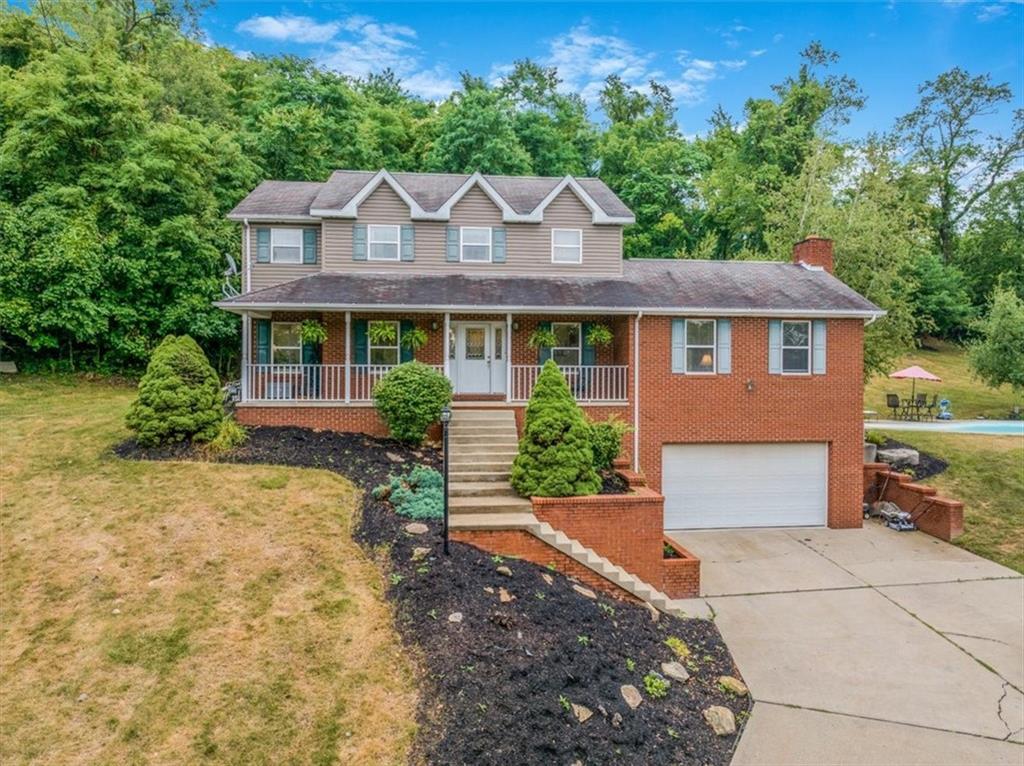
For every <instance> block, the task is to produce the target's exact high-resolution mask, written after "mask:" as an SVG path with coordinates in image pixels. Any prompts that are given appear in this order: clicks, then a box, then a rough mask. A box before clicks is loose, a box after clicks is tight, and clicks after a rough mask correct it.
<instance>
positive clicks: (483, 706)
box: [476, 702, 487, 713]
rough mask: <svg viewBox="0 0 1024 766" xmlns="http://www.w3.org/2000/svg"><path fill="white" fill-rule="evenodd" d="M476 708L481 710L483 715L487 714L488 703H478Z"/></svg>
mask: <svg viewBox="0 0 1024 766" xmlns="http://www.w3.org/2000/svg"><path fill="white" fill-rule="evenodd" d="M476 706H477V707H478V708H480V712H481V713H486V712H487V703H486V702H478V703H476Z"/></svg>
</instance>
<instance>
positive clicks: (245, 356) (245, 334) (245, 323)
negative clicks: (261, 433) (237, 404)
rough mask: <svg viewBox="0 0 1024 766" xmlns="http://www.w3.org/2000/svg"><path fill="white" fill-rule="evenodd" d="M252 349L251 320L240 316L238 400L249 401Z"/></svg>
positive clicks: (247, 316)
mask: <svg viewBox="0 0 1024 766" xmlns="http://www.w3.org/2000/svg"><path fill="white" fill-rule="evenodd" d="M250 348H252V318H251V317H250V316H249V315H248V314H247V313H246V314H242V356H241V365H242V391H241V395H240V397H239V399H240V400H241V401H242V402H247V401H249V349H250Z"/></svg>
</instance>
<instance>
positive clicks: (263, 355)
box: [253, 319, 270, 364]
mask: <svg viewBox="0 0 1024 766" xmlns="http://www.w3.org/2000/svg"><path fill="white" fill-rule="evenodd" d="M253 324H255V325H256V364H270V320H269V319H254V320H253Z"/></svg>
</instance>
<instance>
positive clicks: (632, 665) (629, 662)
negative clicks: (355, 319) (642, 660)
mask: <svg viewBox="0 0 1024 766" xmlns="http://www.w3.org/2000/svg"><path fill="white" fill-rule="evenodd" d="M626 670H628V671H629V672H630V673H632V672H633V671H634V670H636V660H634V659H633V658H632V657H627V658H626Z"/></svg>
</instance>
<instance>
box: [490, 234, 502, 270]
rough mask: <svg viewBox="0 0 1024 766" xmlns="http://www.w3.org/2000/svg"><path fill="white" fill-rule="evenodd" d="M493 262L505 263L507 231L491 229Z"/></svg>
mask: <svg viewBox="0 0 1024 766" xmlns="http://www.w3.org/2000/svg"><path fill="white" fill-rule="evenodd" d="M491 262H492V263H504V262H505V230H504V229H491Z"/></svg>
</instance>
